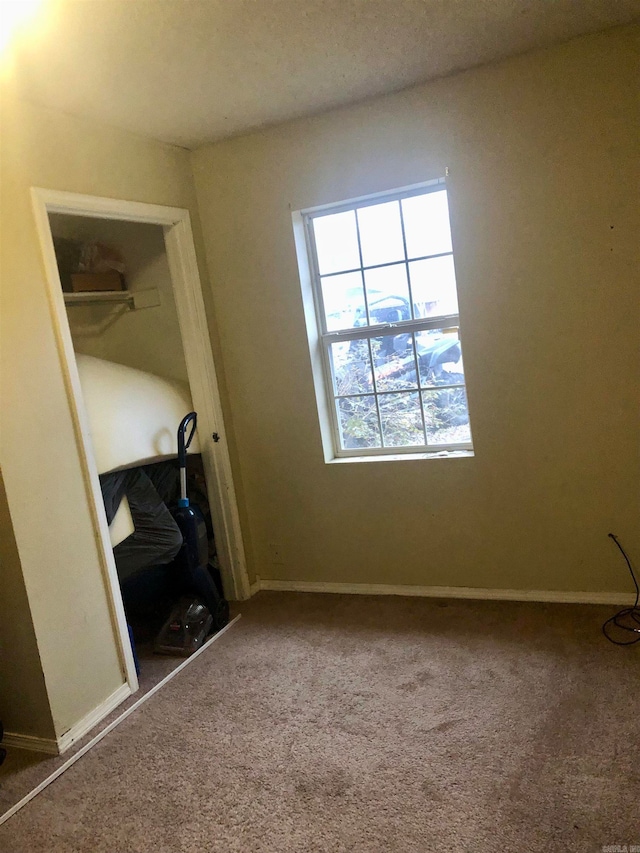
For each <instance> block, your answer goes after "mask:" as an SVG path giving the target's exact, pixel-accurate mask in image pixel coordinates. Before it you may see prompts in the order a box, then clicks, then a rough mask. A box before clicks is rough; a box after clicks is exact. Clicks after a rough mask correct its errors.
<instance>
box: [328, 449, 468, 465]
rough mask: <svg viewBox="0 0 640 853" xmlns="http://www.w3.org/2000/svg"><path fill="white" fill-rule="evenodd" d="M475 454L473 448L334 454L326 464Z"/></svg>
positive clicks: (458, 456)
mask: <svg viewBox="0 0 640 853" xmlns="http://www.w3.org/2000/svg"><path fill="white" fill-rule="evenodd" d="M472 456H475V454H474V452H473V450H439V451H434V452H433V453H393V454H391V453H389V454H386V453H385V454H379V455H375V454H374V455H371V456H336V457H334V458H333V459H327V460H326V463H327V465H334V464H338V465H342V464H343V463H345V462H346V463H347V464H349V463H352V462H404V461H408V460H410V461H412V462H415V461H416V460H418V459H468V458H469V457H472Z"/></svg>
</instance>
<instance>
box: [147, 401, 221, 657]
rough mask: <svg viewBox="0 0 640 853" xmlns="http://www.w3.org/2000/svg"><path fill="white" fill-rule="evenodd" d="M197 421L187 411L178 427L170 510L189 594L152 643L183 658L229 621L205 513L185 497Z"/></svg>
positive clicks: (180, 568)
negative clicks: (176, 482) (176, 477)
mask: <svg viewBox="0 0 640 853" xmlns="http://www.w3.org/2000/svg"><path fill="white" fill-rule="evenodd" d="M197 421H198V416H197V414H196V412H189V414H188V415H186V416H185V417H184V418H183V419H182V421H181V422H180V426H179V427H178V465H179V468H180V497H179V499H178V506H177V508H176V509H175V510H174V511H173V513H172V515H173V518H174V520H175V522H176V524H177V525H178V527H179V528H180V532H181V534H182V546H181V548H180V551H179V552H178V555H177V557H176V559H175V565H176V569H177V571H178V575H179V579H180V584H181V586H184V588H185V589H186V590H187V592H188V594H187V595H183V596H182V597H181V598H180V600H179V601H178V603H177V605H176V606H175V608H174V609H173V611H172V612H171V615H170V616H169V619H168V620H167V621H166V622H165V624H164V625H163V626H162V629H161V631H160V633H159V634H158V637H157V638H156V641H155V644H154V651H155V652H156V653H157V654H165V655H180V656H183V657H188V656H189V655H191V654H193V652H195V651H197V649H199V648H200V647H201V646H202V644H203V643H204V641H205V640H206V638H207V637H208V636H209V634H211V633H213V632H214V631H219V630H220V629H221V628H224V626H225V625H226V624H227V622H228V621H229V604H228V602H227V601H226V600H225V598H224V597H223V596H222V595H221V594H220V592H219V591H218V587H217V586H216V583H215V581H214V576H213V570H212V568H211V566H210V565H209V538H208V536H207V525H206V523H205V520H204V516H203V515H202V512H201V511H200V509H199V507H197V506H195V505H193V504H190V503H189V498H188V497H187V450H188V448H189V445H190V444H191V441H192V439H193V436H194V433H195V430H196V425H197ZM190 424H191V431H190V432H189V436H188V438H187V437H186V433H187V428H188V427H189V425H190Z"/></svg>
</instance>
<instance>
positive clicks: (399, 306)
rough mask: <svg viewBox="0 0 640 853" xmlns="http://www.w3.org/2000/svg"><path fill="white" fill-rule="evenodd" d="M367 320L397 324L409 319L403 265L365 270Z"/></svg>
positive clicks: (407, 286)
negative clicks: (367, 305) (367, 304)
mask: <svg viewBox="0 0 640 853" xmlns="http://www.w3.org/2000/svg"><path fill="white" fill-rule="evenodd" d="M364 283H365V286H366V288H367V301H368V303H369V319H370V321H371V324H372V325H375V324H376V323H397V322H399V321H400V320H410V319H411V306H410V303H409V285H408V283H407V267H406V265H405V264H393V266H390V267H378V268H376V269H374V270H365V273H364Z"/></svg>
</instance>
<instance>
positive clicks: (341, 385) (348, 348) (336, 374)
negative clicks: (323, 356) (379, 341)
mask: <svg viewBox="0 0 640 853" xmlns="http://www.w3.org/2000/svg"><path fill="white" fill-rule="evenodd" d="M329 354H330V356H331V365H332V371H333V387H334V389H335V393H336V395H342V394H362V393H364V392H366V391H373V376H372V374H371V358H370V357H369V344H368V342H367V341H366V340H356V341H341V342H340V343H336V344H331V346H330V348H329Z"/></svg>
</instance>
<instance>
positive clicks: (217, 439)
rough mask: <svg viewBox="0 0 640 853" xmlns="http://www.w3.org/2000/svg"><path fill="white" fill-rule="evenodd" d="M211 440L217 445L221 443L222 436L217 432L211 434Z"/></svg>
mask: <svg viewBox="0 0 640 853" xmlns="http://www.w3.org/2000/svg"><path fill="white" fill-rule="evenodd" d="M211 438H212V439H213V440H214V441H215V442H216V444H217V443H218V442H219V441H220V436H219V435H218V433H217V432H213V433H211Z"/></svg>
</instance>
